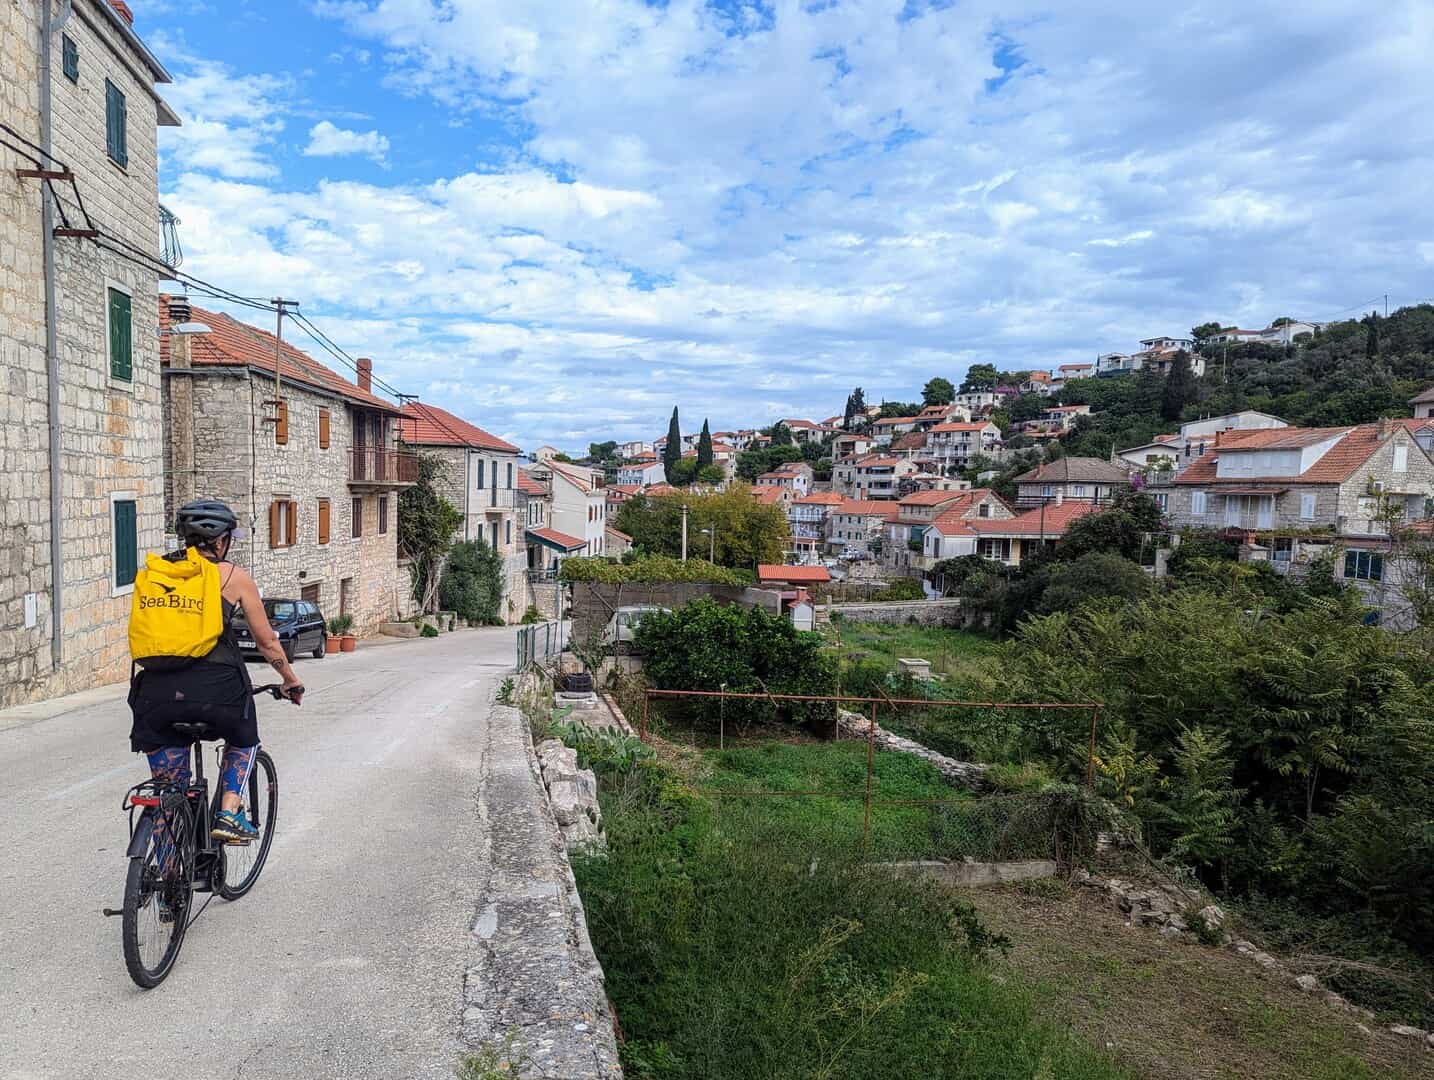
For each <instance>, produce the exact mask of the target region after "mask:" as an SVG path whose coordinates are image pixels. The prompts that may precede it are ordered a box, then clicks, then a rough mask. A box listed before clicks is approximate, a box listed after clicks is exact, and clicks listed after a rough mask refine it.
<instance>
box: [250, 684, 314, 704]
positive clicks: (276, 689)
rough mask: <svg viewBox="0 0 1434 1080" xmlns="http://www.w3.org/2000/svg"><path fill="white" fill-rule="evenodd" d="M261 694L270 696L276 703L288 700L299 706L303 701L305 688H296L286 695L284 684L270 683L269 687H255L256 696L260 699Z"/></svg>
mask: <svg viewBox="0 0 1434 1080" xmlns="http://www.w3.org/2000/svg"><path fill="white" fill-rule="evenodd" d="M260 694H269V695H270V696H271V697H273V698H274V699H275V700H276V701H285V700H287V701H292V702H293V703H294V704H295V705H298V704H299V703H300V702H301V701H302V700H303V697H304V688H303V687H302V686H296V687H294V688H293V689H292V690H290V691H289V692H288V693H287V694H286V693H284V687H283V684H282V683H269V684H268V685H267V686H256V687H254V696H255V697H258V696H259V695H260Z"/></svg>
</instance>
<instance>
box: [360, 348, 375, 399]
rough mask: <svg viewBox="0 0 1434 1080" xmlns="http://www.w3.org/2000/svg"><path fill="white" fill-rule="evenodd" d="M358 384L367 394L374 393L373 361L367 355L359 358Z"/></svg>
mask: <svg viewBox="0 0 1434 1080" xmlns="http://www.w3.org/2000/svg"><path fill="white" fill-rule="evenodd" d="M358 386H359V389H360V390H362V391H363V392H364V393H365V394H371V393H373V361H372V360H370V359H369V358H368V357H367V356H360V357H359V358H358Z"/></svg>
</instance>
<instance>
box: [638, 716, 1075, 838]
mask: <svg viewBox="0 0 1434 1080" xmlns="http://www.w3.org/2000/svg"><path fill="white" fill-rule="evenodd" d="M654 699H659V700H661V699H667V700H674V701H685V702H686V703H688V704H689V705H695V706H699V709H698V717H699V719H700V720H705V721H708V724H707V726H708V728H709V730H708V731H707V732H706V733H705V734H706V736H707V737H709V738H711V741H712V748H713V749H719V750H722V749H725V748H726V747H727V745H728V744H729V743H730V744H731V745H732V746H733V747H739V746H743V745H747V746H750V745H754V744H755V745H775V744H777V743H790V742H793V741H800V740H796V739H794V736H795V735H796V734H797V731H798V727H799V726H800V725H807V726H809V727H815V728H816V729H817V730H818V732H819V734H824V735H826V736H830V738H829V739H823V740H820V741H824V742H829V741H838V742H845V743H846V744H848V745H850V744H851V743H854V742H859V743H861V744H864V750H865V754H864V756H865V765H864V769H862V770H861V773H860V776H861V779H860V780H859V781H858V782H859V785H860V786H848V787H845V788H842V787H833V788H830V789H823V788H792V789H787V790H768V789H766V788H761V787H752V786H738V787H732V786H714V787H704V788H703V789H701V791H702V794H704V795H708V796H712V797H714V798H717V799H719V800H725V799H767V798H778V799H835V800H860V802H861V804H862V831H861V837H862V847H863V849H864V850H866V851H868V852H871V851H872V850H873V832H874V815H877V816H878V817H880V818H882V819H883V820H881V821H879V822H876V823H875V828H876V831H877V832H881V833H885V834H887V835H886V839H887V840H890V839H891V836H890V834H891V833H892V831H893V829H897V830H899V829H900V828H901V827H903V825H904V826H906V827H909V828H911V829H912V830H913V831H915V832H918V833H920V834H921V835H922V836H923V837H924V838H925V842H926V848H925V850H924V852H922V854H923V855H925V856H934V857H941V858H947V859H962V858H974V859H981V860H1006V859H1021V858H1055V859H1056V860H1057V861H1067V860H1068V857H1069V856H1070V855H1071V854H1072V852H1071V847H1072V845H1073V844H1074V845H1075V846H1080V845H1081V844H1082V843H1084V842H1085V840H1087V839H1090V838H1089V837H1083V838H1076V837H1075V835H1074V834H1075V833H1076V832H1079V831H1080V825H1079V822H1075V821H1073V820H1072V818H1073V817H1074V818H1078V817H1080V813H1081V811H1080V806H1079V805H1078V804H1080V803H1081V802H1082V800H1080V799H1078V798H1074V797H1073V796H1072V793H1071V789H1070V788H1069V787H1067V788H1064V789H1061V790H1057V791H1051V792H1015V793H1009V794H1007V793H1001V794H986V795H980V794H978V793H976V792H974V791H973V792H971V793H965V794H958V793H955V791H954V789H953V794H952V796H950V797H946V798H919V799H912V798H895V797H890V796H888V795H884V794H883V793H882V790H881V787H882V778H881V776H880V775H879V774H880V772H881V769H880V768H879V766H878V752H879V751H880V752H881V753H882V754H885V753H887V752H888V751H887V750H885V749H883V747H882V745H881V744H882V743H883V742H885V741H886V736H887V735H888V733H887V732H885V731H884V730H883V728H882V727H881V724H880V718H881V716H882V715H893V716H896V717H898V718H899V717H900V716H901V714H902V711H903V710H916V711H924V710H932V709H937V710H953V709H957V710H959V709H965V710H979V711H980V712H981V713H983V714H985V715H987V716H989V715H991V714H993V713H995V714H1002V715H1006V714H1016V715H1024V716H1028V717H1033V718H1038V717H1041V716H1045V715H1050V714H1060V715H1063V716H1066V717H1068V718H1072V719H1075V718H1078V719H1076V724H1075V725H1072V726H1071V727H1070V728H1068V730H1071V729H1073V727H1075V726H1078V727H1079V728H1080V730H1081V736H1082V737H1081V740H1080V741H1081V742H1082V743H1084V745H1083V746H1081V747H1080V750H1081V751H1083V756H1084V758H1085V761H1084V766H1085V767H1084V773H1085V775H1084V781H1085V783H1084V787H1085V789H1086V790H1087V791H1090V790H1091V789H1093V787H1094V782H1095V745H1096V738H1097V735H1098V730H1099V725H1100V712H1101V706H1100V705H1099V704H1098V703H1095V702H1089V703H1074V704H1073V703H1070V702H999V701H995V702H993V701H945V700H939V699H929V698H893V697H887V696H885V695H883V696H882V697H879V698H872V697H857V696H847V695H837V694H778V693H766V692H743V691H729V690H658V689H651V688H646V689H644V690H643V700H642V711H641V715H640V717H639V718H638V734H639V737H640V738H641V739H642V741H643V742H652V741H653V739H654V735H655V733H654V730H653V726H654V725H653V720H654V717H653V716H652V705H653V701H654ZM714 705H715V706H716V711H715V714H714V713H713V712H712V711H711V708H712V706H714ZM702 706H706V708H705V709H704V708H701V707H702ZM729 706H734V707H736V709H735V712H734V710H733V709H730V708H729ZM757 706H764V707H765V708H764V709H763V710H762V715H761V717H760V719H759V720H758V721H754V720H753V710H754V707H757ZM839 711H841V712H844V713H845V716H839V715H838V713H839ZM1086 717H1088V718H1089V722H1088V723H1087V722H1086V719H1085V718H1086ZM773 719H776V720H778V721H779V722H778V724H777V726H775V727H774V726H772V725H771V724H770V722H769V721H770V720H773ZM670 720H671V718H670V717H664V718H663V722H664V725H665V726H666V727H667V728H668V729H669V736H670V735H671V734H675V732H672V731H671V730H670V729H671V724H670V723H669V721H670ZM714 721H715V722H714ZM794 725H795V726H794ZM898 726H901V725H899V724H898ZM696 727H697V725H695V724H694V725H692V726H691V727H690V728H689V734H691V735H692V736H693V741H694V742H695V741H696ZM754 728H755V729H756V731H757V732H758V734H757V736H756V737H755V738H753V735H752V732H753V729H754ZM668 741H672V740H671V738H670V737H669V739H668ZM814 741H817V740H814ZM917 741H919V740H917ZM858 752H859V751H858ZM904 756H906V755H903V757H904ZM904 812H911V814H915V815H916V816H915V817H912V816H911V814H906V815H905V816H903V813H904ZM923 812H924V815H923ZM878 839H880V838H878ZM876 846H877V847H878V848H882V847H889V846H890V845H889V844H883V843H878V844H877V845H876Z"/></svg>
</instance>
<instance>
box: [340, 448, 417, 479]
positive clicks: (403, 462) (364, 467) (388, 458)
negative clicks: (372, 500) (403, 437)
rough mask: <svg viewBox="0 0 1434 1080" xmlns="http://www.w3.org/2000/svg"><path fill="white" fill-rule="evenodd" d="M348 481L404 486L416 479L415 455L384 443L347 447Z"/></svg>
mask: <svg viewBox="0 0 1434 1080" xmlns="http://www.w3.org/2000/svg"><path fill="white" fill-rule="evenodd" d="M349 483H350V484H354V485H361V486H365V487H407V486H408V485H409V484H416V483H418V455H417V454H416V453H414V452H413V451H412V450H397V449H394V448H393V447H388V446H351V447H349Z"/></svg>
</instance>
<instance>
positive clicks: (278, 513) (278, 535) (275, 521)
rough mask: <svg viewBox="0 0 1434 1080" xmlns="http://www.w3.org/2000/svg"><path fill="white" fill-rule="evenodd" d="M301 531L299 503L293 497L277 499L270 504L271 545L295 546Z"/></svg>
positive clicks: (275, 546) (273, 546)
mask: <svg viewBox="0 0 1434 1080" xmlns="http://www.w3.org/2000/svg"><path fill="white" fill-rule="evenodd" d="M298 533H299V504H298V503H296V502H294V501H293V500H292V499H275V500H274V501H273V502H271V503H270V504H269V546H270V547H271V548H284V547H293V546H294V542H295V541H296V540H297V539H298Z"/></svg>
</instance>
